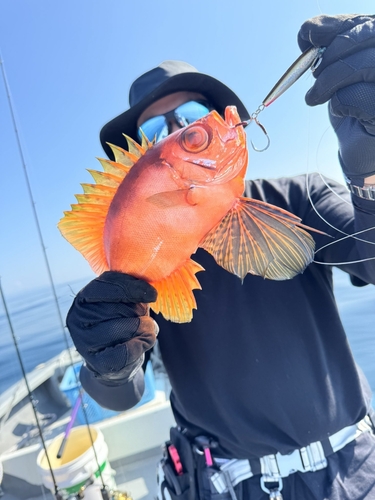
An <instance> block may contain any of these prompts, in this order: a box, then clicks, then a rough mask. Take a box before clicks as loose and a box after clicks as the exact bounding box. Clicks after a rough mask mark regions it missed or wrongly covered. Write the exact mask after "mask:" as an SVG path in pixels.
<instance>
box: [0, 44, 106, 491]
mask: <svg viewBox="0 0 375 500" xmlns="http://www.w3.org/2000/svg"><path fill="white" fill-rule="evenodd" d="M0 66H1V72H2V77H3V81H4V87H5V91H6V95H7V100H8V104H9V109H10V114H11V119H12V124H13V128H14V133H15V136H16V142H17V148H18V152H19V155H20V159H21V163H22V168H23V173H24V177H25V181H26V186H27V191H28V195H29V200H30V204H31V208H32V213H33V217H34V221H35V225H36V228H37V233H38V237H39V242H40V245H41V247H42V251H43V257H44V263H45V266H46V269H47V274H48V278H49V282H50V286H51V289H52V294H53V297H54V301H55V305H56V309H57V314H58V317H59V321H60V326H61V330H62V333H63V338H64V341H65V345H66V349H67V352H68V356H69V360H70V365H71V367H72V369H73V373H74V377H75V380H76V384H77V387H78V388H80V382H79V379H78V375H77V373H76V371H75V370H74V362H73V357H72V353H71V350H70V347H69V341H68V335H67V332H66V328H65V324H64V321H63V318H62V314H61V309H60V305H59V301H58V297H57V292H56V287H55V284H54V281H53V276H52V272H51V266H50V264H49V260H48V256H47V251H46V246H45V243H44V239H43V234H42V230H41V226H40V223H39V218H38V213H37V210H36V203H35V201H34V196H33V191H32V188H31V183H30V179H29V175H28V172H27V167H26V161H25V155H24V153H23V149H22V144H21V140H20V135H19V132H18V127H17V121H16V116H15V112H14V106H13V102H12V98H11V93H10V86H9V83H8V79H7V76H6V71H5V66H4V62H3V58H2V55H1V50H0ZM1 295H2V297H3V302H4V295H3V293H2V290H1ZM4 307H5V308H6V305H5V302H4ZM6 311H7V309H6ZM9 321H10V317H9ZM11 330H12V328H11ZM12 331H13V330H12ZM13 341H15V336H14V335H13ZM16 350H17V354H18V355H19V350H18V346H16ZM18 357H19V360H20V363H22V359H21V358H20V356H18ZM21 367H22V372H23V373H24V379H25V382H26V387H27V390H28V394H29V397H30V400H31V403H32V406H33V410H34V414H35V418H36V420H37V426H38V429H39V433H40V437H41V439H42V441H43V445H44V439H43V435H42V431H41V426H40V423H39V420H38V415H37V412H36V402H35V400H34V399H33V397H32V394H31V392H30V389H29V386H28V383H27V380H26V376H25V375H26V372H25V370H24V366H23V365H21ZM81 390H82V389H80V391H81ZM81 407H82V410H83V414H84V419H85V423H86V426H87V431H88V434H89V438H90V442H91V447H92V450H93V453H94V457H95V461H96V463H97V466H98V472H99V477H100V480H101V483H102V489H101V493H102V497H103V499H104V500H107V499H109V496H108V489H107V487H106V485H105V483H104V479H103V475H102V471H101V467H100V465H99V460H98V456H97V453H96V450H95V446H94V440H93V437H92V433H91V429H90V425H89V420H88V415H87V412H86V408H85V405H84V404H83V398H81ZM44 451H45V453H46V457H47V461H48V466H49V468H50V471H51V476H52V477H54V475H53V471H52V467H51V463H50V460H49V458H48V455H47V451H46V449H44ZM55 487H57V486H56V484H55ZM56 491H57V490H56ZM56 494H57V493H56ZM61 498H62V497H61V496H60V495H59V494H58V496H56V499H58V500H60V499H61Z"/></svg>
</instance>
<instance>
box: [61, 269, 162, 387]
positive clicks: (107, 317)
mask: <svg viewBox="0 0 375 500" xmlns="http://www.w3.org/2000/svg"><path fill="white" fill-rule="evenodd" d="M156 296H157V292H156V290H155V288H154V287H152V286H151V285H149V284H148V283H146V282H145V281H142V280H139V279H136V278H133V277H132V276H129V275H127V274H123V273H118V272H114V271H107V272H105V273H103V274H101V275H100V276H99V277H98V278H96V279H94V280H93V281H91V282H90V283H89V284H88V285H87V286H85V287H84V288H83V289H82V290H81V291H80V292H79V293H78V294H77V296H76V298H75V299H74V302H73V304H72V306H71V308H70V310H69V312H68V315H67V320H66V322H67V327H68V329H69V332H70V334H71V337H72V339H73V342H74V344H75V346H76V348H77V351H78V352H79V353H80V354H81V356H82V357H83V358H84V359H85V360H86V364H87V366H88V368H89V369H90V370H91V371H93V372H94V373H95V374H96V375H97V376H98V377H99V378H101V379H103V380H107V381H115V380H125V379H128V380H131V379H132V378H133V377H134V376H135V374H136V373H137V371H138V370H139V368H140V367H141V366H142V363H143V360H144V353H145V351H147V350H148V349H150V348H151V347H152V346H153V345H154V343H155V340H156V335H157V334H158V331H159V329H158V326H157V324H156V323H155V321H154V320H153V319H152V318H150V316H149V315H148V311H149V306H148V305H147V303H148V302H154V301H155V300H156Z"/></svg>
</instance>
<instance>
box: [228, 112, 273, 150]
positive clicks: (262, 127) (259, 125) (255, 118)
mask: <svg viewBox="0 0 375 500" xmlns="http://www.w3.org/2000/svg"><path fill="white" fill-rule="evenodd" d="M252 121H254V122H255V123H256V124H257V125H258V127H260V129H261V130H262V132H263V134H264V135H265V136H266V137H267V145H266V147H265V148H263V149H258V148H256V147H255V146H254V143H253V141H250V143H251V146H252V148H253V149H254V151H256V152H257V153H262V152H263V151H265V150H266V149H268V148H269V146H270V144H271V139H270V138H269V135H268V134H267V130H266V129H265V127H264V125H262V124H261V123H260V121H259V120H258V118H257V117H256V116H251V117H250V119H249V120H245V121H243V122H240V123H237V125H236V127H238V126H239V125H242V126H243V127H244V128H245V127H247V126H248V125H250V123H251V122H252Z"/></svg>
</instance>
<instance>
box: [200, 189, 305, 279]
mask: <svg viewBox="0 0 375 500" xmlns="http://www.w3.org/2000/svg"><path fill="white" fill-rule="evenodd" d="M300 222H301V219H300V218H298V217H296V216H295V215H293V214H291V213H290V212H287V211H286V210H283V209H281V208H279V207H276V206H274V205H270V204H269V203H265V202H262V201H257V200H253V199H250V198H239V200H238V202H237V203H236V205H235V206H234V207H233V208H232V209H231V210H230V211H229V212H228V213H227V214H226V216H225V217H224V218H223V219H222V220H221V222H219V224H218V225H217V226H216V227H214V228H213V229H212V230H211V231H210V232H209V233H208V234H207V236H206V237H205V238H204V240H203V241H202V242H201V244H200V245H199V246H200V247H202V248H204V249H205V250H207V251H208V252H209V253H210V254H212V255H213V257H214V258H215V260H216V262H217V263H218V264H219V265H220V266H222V267H224V269H226V270H227V271H229V272H231V273H233V274H235V275H237V276H239V277H240V278H241V279H243V278H244V277H245V276H246V274H248V273H250V274H255V275H257V276H262V277H263V278H268V279H272V280H286V279H291V278H293V277H294V276H296V275H297V274H299V273H302V272H303V271H304V270H305V268H306V267H307V266H308V265H309V264H310V263H311V262H312V260H313V258H314V248H315V242H314V239H313V238H312V236H311V235H310V234H309V233H307V232H306V231H305V230H304V229H302V227H304V228H305V229H312V228H308V227H307V226H303V225H302V224H301V223H300ZM301 226H302V227H301Z"/></svg>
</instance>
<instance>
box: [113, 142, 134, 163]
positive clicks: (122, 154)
mask: <svg viewBox="0 0 375 500" xmlns="http://www.w3.org/2000/svg"><path fill="white" fill-rule="evenodd" d="M107 144H108V146H109V147H110V148H111V149H112V153H113V155H114V157H115V161H116V162H117V163H121V165H125V166H126V167H132V166H133V165H134V163H136V162H137V161H138V160H139V157H138V156H136V155H134V154H132V153H129V151H126V150H125V149H122V148H119V147H118V146H115V145H114V144H111V143H109V142H107Z"/></svg>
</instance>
